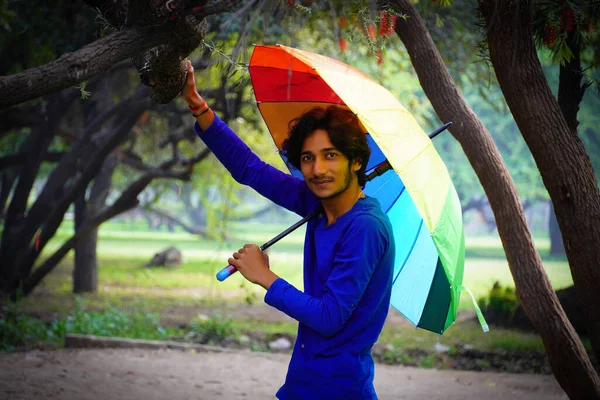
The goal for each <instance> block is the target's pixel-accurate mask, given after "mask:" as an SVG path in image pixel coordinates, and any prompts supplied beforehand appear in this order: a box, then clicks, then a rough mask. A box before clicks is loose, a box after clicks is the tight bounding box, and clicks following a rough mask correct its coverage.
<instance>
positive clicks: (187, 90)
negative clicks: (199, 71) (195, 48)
mask: <svg viewBox="0 0 600 400" xmlns="http://www.w3.org/2000/svg"><path fill="white" fill-rule="evenodd" d="M181 95H182V96H183V99H184V100H185V101H186V102H187V103H188V105H189V106H190V107H198V106H203V105H204V104H206V101H204V99H203V98H202V96H200V95H199V94H198V90H197V89H196V79H195V78H194V67H192V62H191V61H190V60H187V76H186V78H185V85H184V86H183V90H182V91H181Z"/></svg>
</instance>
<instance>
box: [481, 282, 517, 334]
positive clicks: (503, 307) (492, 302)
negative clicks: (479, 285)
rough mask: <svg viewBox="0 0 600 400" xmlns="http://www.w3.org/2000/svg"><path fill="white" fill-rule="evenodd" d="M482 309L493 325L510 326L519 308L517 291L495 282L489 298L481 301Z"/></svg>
mask: <svg viewBox="0 0 600 400" xmlns="http://www.w3.org/2000/svg"><path fill="white" fill-rule="evenodd" d="M479 304H480V305H481V309H482V311H483V312H484V314H485V315H486V318H487V319H488V321H489V322H491V323H497V324H502V325H506V324H510V322H511V321H512V320H513V317H514V315H515V311H516V310H517V308H518V307H519V299H518V297H517V293H516V291H515V289H513V288H512V287H509V286H501V285H500V283H499V282H495V283H494V286H492V289H491V290H490V292H489V294H488V295H487V297H484V298H482V299H480V300H479Z"/></svg>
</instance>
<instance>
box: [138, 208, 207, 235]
mask: <svg viewBox="0 0 600 400" xmlns="http://www.w3.org/2000/svg"><path fill="white" fill-rule="evenodd" d="M143 208H144V210H146V211H149V212H151V213H153V214H156V215H158V216H159V217H161V218H162V219H165V220H167V221H169V222H171V223H173V224H175V225H178V226H180V227H182V228H183V229H185V230H186V231H187V232H189V233H191V234H193V235H200V236H203V237H206V238H214V235H211V234H209V233H208V232H207V231H206V229H202V228H197V227H194V226H191V225H188V224H187V223H185V222H184V221H182V220H181V219H179V218H177V217H174V216H172V215H170V214H168V213H167V212H166V211H162V210H159V209H157V208H152V207H143Z"/></svg>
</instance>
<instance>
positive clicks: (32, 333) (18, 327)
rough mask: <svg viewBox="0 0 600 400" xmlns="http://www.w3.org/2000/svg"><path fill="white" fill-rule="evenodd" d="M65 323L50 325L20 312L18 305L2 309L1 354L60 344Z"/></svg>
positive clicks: (0, 329)
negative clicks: (36, 346)
mask: <svg viewBox="0 0 600 400" xmlns="http://www.w3.org/2000/svg"><path fill="white" fill-rule="evenodd" d="M64 333H65V324H64V322H63V323H61V322H57V321H55V322H53V323H52V324H50V325H48V324H46V323H44V322H43V321H40V320H39V319H36V318H33V317H30V316H28V315H25V314H21V313H20V312H19V305H18V304H9V305H7V306H5V307H3V308H2V309H0V352H6V351H12V350H15V349H16V348H19V347H31V346H35V345H38V344H39V343H53V344H54V343H59V342H60V341H61V340H62V339H63V338H64Z"/></svg>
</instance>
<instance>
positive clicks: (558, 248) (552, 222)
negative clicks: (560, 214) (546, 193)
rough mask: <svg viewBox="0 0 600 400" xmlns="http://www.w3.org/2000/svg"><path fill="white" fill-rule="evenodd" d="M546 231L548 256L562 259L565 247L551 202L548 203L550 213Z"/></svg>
mask: <svg viewBox="0 0 600 400" xmlns="http://www.w3.org/2000/svg"><path fill="white" fill-rule="evenodd" d="M548 230H549V231H550V255H551V256H556V257H564V256H565V254H566V253H565V245H564V244H563V240H562V235H561V234H560V227H559V226H558V221H557V219H556V214H555V213H554V207H553V206H552V202H550V213H548Z"/></svg>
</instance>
